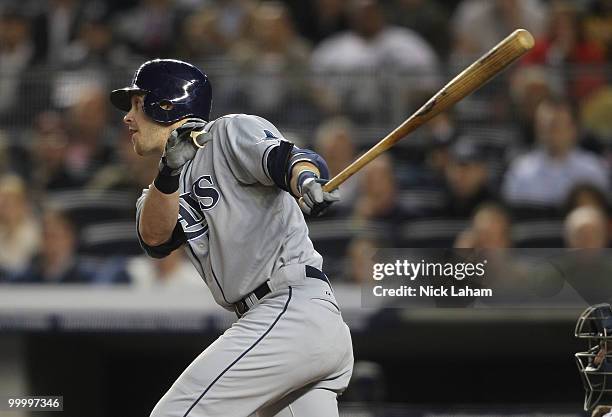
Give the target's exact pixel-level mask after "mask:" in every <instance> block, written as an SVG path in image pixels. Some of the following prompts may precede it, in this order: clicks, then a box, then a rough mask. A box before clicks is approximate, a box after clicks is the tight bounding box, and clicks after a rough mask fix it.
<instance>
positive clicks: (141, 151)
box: [134, 140, 151, 156]
mask: <svg viewBox="0 0 612 417" xmlns="http://www.w3.org/2000/svg"><path fill="white" fill-rule="evenodd" d="M134 152H136V153H137V154H138V155H139V156H147V155H150V154H151V150H150V149H148V148H147V147H146V146H144V144H143V143H142V142H140V141H139V140H134Z"/></svg>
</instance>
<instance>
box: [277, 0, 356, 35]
mask: <svg viewBox="0 0 612 417" xmlns="http://www.w3.org/2000/svg"><path fill="white" fill-rule="evenodd" d="M288 3H289V4H290V6H291V10H292V12H293V16H296V17H299V19H296V25H297V26H298V29H299V31H300V33H301V34H302V35H304V36H305V37H306V38H308V40H309V41H311V42H312V43H313V44H318V43H319V42H321V41H323V40H325V39H327V38H329V37H331V36H333V35H335V34H336V33H338V32H341V31H344V30H347V29H348V19H347V13H346V12H347V10H346V9H347V7H346V6H347V2H346V1H345V0H315V1H308V2H307V1H299V0H294V1H289V2H288Z"/></svg>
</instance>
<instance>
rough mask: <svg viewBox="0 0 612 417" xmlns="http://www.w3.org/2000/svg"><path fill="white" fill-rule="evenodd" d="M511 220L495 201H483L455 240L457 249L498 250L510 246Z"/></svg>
mask: <svg viewBox="0 0 612 417" xmlns="http://www.w3.org/2000/svg"><path fill="white" fill-rule="evenodd" d="M511 226H512V220H511V218H510V214H509V213H508V211H507V210H506V209H505V208H504V207H503V206H501V205H499V204H497V203H483V204H482V205H480V206H478V208H477V209H476V210H475V212H474V215H473V216H472V220H471V224H470V227H469V228H468V229H467V230H466V231H465V232H463V233H461V234H460V235H459V236H458V238H457V241H456V242H455V248H458V249H485V250H499V249H506V248H510V247H512V237H511V233H510V232H511Z"/></svg>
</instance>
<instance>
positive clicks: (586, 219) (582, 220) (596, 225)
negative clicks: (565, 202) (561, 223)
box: [565, 206, 609, 249]
mask: <svg viewBox="0 0 612 417" xmlns="http://www.w3.org/2000/svg"><path fill="white" fill-rule="evenodd" d="M565 241H566V245H567V247H569V248H572V249H603V248H606V247H607V246H608V243H609V235H608V218H607V215H606V214H605V213H603V212H602V211H601V210H599V209H597V208H595V207H590V206H583V207H578V208H576V209H574V210H572V211H571V212H570V213H569V214H568V216H567V218H566V219H565Z"/></svg>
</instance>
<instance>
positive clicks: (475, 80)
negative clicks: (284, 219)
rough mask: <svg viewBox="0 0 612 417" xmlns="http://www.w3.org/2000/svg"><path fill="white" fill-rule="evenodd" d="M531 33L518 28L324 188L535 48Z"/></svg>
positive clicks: (340, 180) (336, 183)
mask: <svg viewBox="0 0 612 417" xmlns="http://www.w3.org/2000/svg"><path fill="white" fill-rule="evenodd" d="M533 44H534V40H533V36H532V35H531V33H529V32H528V31H526V30H525V29H517V30H515V31H514V32H512V33H511V34H510V35H509V36H508V37H507V38H506V39H504V40H502V41H501V42H500V43H498V44H497V45H495V46H494V47H493V48H492V49H491V50H490V51H489V52H487V53H486V54H484V55H483V56H482V57H480V58H479V59H478V60H477V61H476V62H474V63H473V64H472V65H470V66H469V67H467V68H466V69H465V70H463V71H462V72H461V73H459V75H457V76H456V77H455V78H453V79H452V80H451V81H450V82H449V83H448V84H446V85H445V86H444V87H443V88H442V89H441V90H440V91H438V92H437V93H436V94H435V95H434V96H433V97H432V98H430V99H429V101H427V103H425V104H424V105H423V107H421V108H420V109H419V110H417V112H416V113H414V114H413V115H412V116H410V117H409V118H408V119H406V120H405V121H404V122H403V123H402V124H401V125H399V126H398V127H397V128H396V129H395V130H394V131H392V132H391V133H389V134H388V135H387V136H386V137H384V138H383V139H381V140H380V141H379V142H378V143H377V144H376V145H374V146H373V147H372V148H370V149H369V150H368V151H367V152H366V153H364V154H363V155H361V156H360V157H359V158H358V159H357V160H355V161H354V162H353V163H352V164H350V165H349V166H347V167H346V168H344V169H343V170H342V172H340V173H339V174H338V175H336V176H335V177H333V178H332V179H331V180H330V181H329V182H327V183H326V184H325V185H324V186H323V190H325V191H328V192H329V191H333V190H335V189H336V188H338V186H340V184H342V183H343V182H344V181H346V180H347V179H348V178H350V177H351V176H352V175H353V174H354V173H356V172H357V171H359V170H360V169H361V168H363V167H364V166H365V165H366V164H367V163H369V162H370V161H372V160H373V159H374V158H376V157H377V156H378V155H380V154H381V153H383V152H385V151H386V150H387V149H389V148H391V147H392V146H393V145H395V144H396V143H397V142H398V141H399V140H400V139H402V138H404V137H405V136H406V135H408V134H409V133H411V132H412V131H414V130H415V129H416V128H418V127H419V126H421V125H422V124H423V123H425V122H427V121H428V120H430V119H432V118H433V117H435V116H436V115H438V114H439V113H440V112H442V111H444V110H446V109H447V108H449V107H450V106H452V105H454V104H455V103H457V102H458V101H459V100H461V99H462V98H464V97H465V96H467V95H468V94H471V93H472V92H474V91H475V90H477V89H478V88H480V87H481V86H483V85H484V84H486V83H487V82H488V81H489V80H490V79H491V78H493V77H494V76H495V75H497V74H498V73H500V72H501V71H502V70H503V69H505V68H506V67H507V66H508V65H510V64H511V63H512V62H514V61H516V60H517V59H518V58H520V57H521V56H522V55H523V54H524V53H525V52H527V51H528V50H530V49H531V48H532V47H533Z"/></svg>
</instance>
